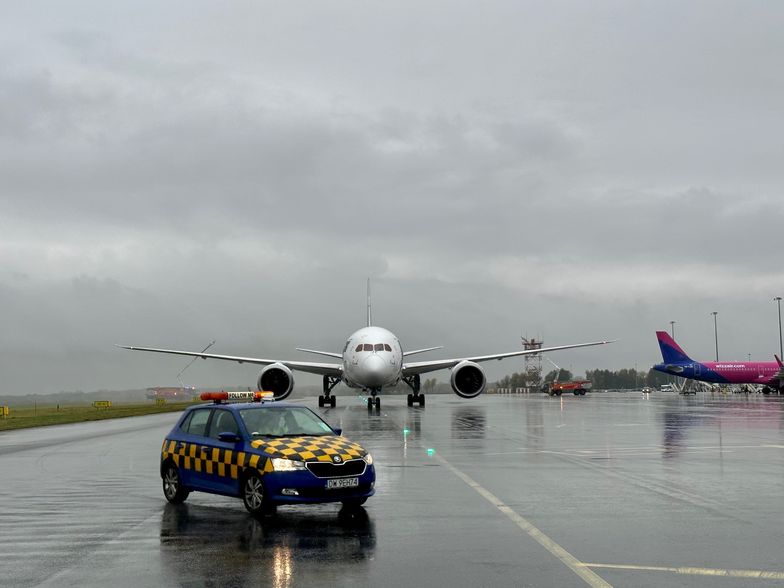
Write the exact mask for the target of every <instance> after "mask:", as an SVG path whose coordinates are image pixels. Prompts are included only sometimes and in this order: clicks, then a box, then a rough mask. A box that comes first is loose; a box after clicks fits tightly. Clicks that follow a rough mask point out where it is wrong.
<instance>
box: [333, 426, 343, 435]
mask: <svg viewBox="0 0 784 588" xmlns="http://www.w3.org/2000/svg"><path fill="white" fill-rule="evenodd" d="M332 430H333V431H335V435H337V436H338V437H340V436H341V435H342V434H343V429H341V428H340V427H333V429H332Z"/></svg>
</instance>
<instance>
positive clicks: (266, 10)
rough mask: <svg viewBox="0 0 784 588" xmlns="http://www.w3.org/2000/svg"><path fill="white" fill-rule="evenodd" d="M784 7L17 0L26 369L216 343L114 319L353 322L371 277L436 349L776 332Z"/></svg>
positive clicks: (166, 371)
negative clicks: (146, 348)
mask: <svg viewBox="0 0 784 588" xmlns="http://www.w3.org/2000/svg"><path fill="white" fill-rule="evenodd" d="M782 30H784V5H783V4H781V3H777V2H747V1H742V2H718V1H713V0H712V1H710V2H682V1H678V2H665V1H662V0H656V1H653V2H626V1H622V2H590V3H586V2H582V1H575V2H519V1H512V0H506V1H484V2H464V1H454V0H450V1H449V2H445V1H444V2H439V1H433V2H421V1H417V2H406V1H402V2H383V3H382V2H375V1H367V0H363V1H347V2H339V1H328V2H301V1H287V2H277V3H270V2H259V1H253V2H250V1H248V2H203V1H202V2H199V1H194V0H189V1H188V2H166V3H160V2H144V1H137V2H133V3H124V4H123V3H120V4H117V3H105V2H97V1H94V0H92V1H78V0H76V1H73V2H68V3H67V5H66V4H63V3H61V2H54V1H48V2H41V1H35V0H33V1H29V2H24V3H13V4H8V5H6V6H5V7H4V8H3V9H2V18H0V309H2V310H0V313H2V315H1V316H2V321H1V328H0V374H1V375H2V377H1V378H0V394H16V393H31V392H56V391H60V390H85V391H87V390H94V389H100V388H111V389H122V388H140V387H147V386H153V385H166V384H176V380H175V376H176V374H177V372H178V371H179V370H180V369H181V368H182V367H183V366H184V365H185V364H186V363H187V361H188V360H187V359H186V358H182V359H178V358H175V357H171V356H153V355H148V354H134V353H131V352H128V351H121V350H118V349H116V348H114V347H113V344H114V343H125V344H133V345H150V346H162V347H175V348H184V349H196V350H199V349H201V348H202V347H204V345H206V344H207V343H209V341H211V340H213V339H216V340H217V343H216V344H215V346H214V347H213V350H214V351H215V352H218V353H227V354H235V353H237V354H243V355H255V356H259V357H280V358H285V359H308V358H313V356H308V355H306V354H302V353H300V352H297V351H295V350H294V348H295V347H296V346H305V347H310V348H321V349H326V350H332V351H339V350H340V349H341V348H342V344H343V342H344V340H345V337H346V336H347V335H348V334H349V333H351V332H352V331H353V330H355V329H356V328H359V327H361V326H363V325H364V318H365V279H366V277H368V276H369V277H371V278H372V280H373V302H374V307H373V311H374V319H375V322H376V323H377V324H379V325H382V326H385V327H387V328H389V329H390V330H392V331H393V332H395V333H396V334H397V335H398V336H399V337H400V338H401V340H402V342H403V344H404V346H406V347H408V348H415V347H425V346H432V345H444V346H445V347H446V349H444V350H443V352H437V353H434V354H431V355H430V356H429V357H433V358H435V357H454V356H460V355H464V354H477V353H491V352H502V351H511V350H514V349H517V348H518V347H519V337H520V334H521V333H523V334H527V335H529V336H540V337H543V338H544V340H545V343H546V344H547V345H559V344H567V343H574V342H580V341H590V340H598V339H607V338H619V339H621V341H620V342H619V343H617V344H615V345H613V346H611V347H603V348H595V349H586V350H574V351H565V352H559V353H555V354H552V356H551V357H552V359H553V360H554V361H555V362H556V363H559V364H560V365H562V366H563V367H571V368H572V370H573V371H575V372H577V373H580V372H582V371H584V370H585V369H586V368H588V369H591V368H609V369H619V368H623V367H634V366H635V365H637V366H638V367H639V368H641V369H642V368H647V367H648V366H650V365H651V364H653V363H655V362H657V361H659V357H660V356H659V351H658V346H657V344H656V339H655V336H654V331H655V330H656V329H666V330H669V328H670V321H671V320H675V321H676V326H675V329H676V338H677V339H678V340H679V342H680V343H681V344H682V345H683V346H684V348H685V349H686V350H687V351H688V352H690V353H691V354H692V355H693V356H695V357H696V358H699V359H706V360H707V359H711V358H712V356H713V353H714V351H713V343H714V341H713V317H712V316H711V315H710V312H711V311H714V310H715V311H718V313H719V315H718V325H719V329H718V330H719V348H720V349H719V352H720V356H721V358H722V359H733V358H734V359H746V358H747V357H748V355H747V354H749V353H750V354H752V359H760V360H762V359H765V360H770V359H772V354H773V353H774V352H775V351H777V350H778V323H777V314H776V304H775V303H774V302H773V301H772V298H773V297H774V296H777V295H784V269H782V261H781V251H782V241H781V234H782V227H783V226H784V197H783V196H782V194H783V193H784V190H782V188H784V165H782V161H784V139H782V137H784V112H783V110H784V76H782V74H781V62H782V57H783V56H784V35H782V34H781V31H782ZM313 359H315V358H313ZM422 359H424V356H423V357H422ZM521 367H522V361H521V360H506V361H504V362H500V363H499V362H492V365H489V366H488V373H489V376H490V377H491V378H494V377H497V376H501V375H503V374H505V373H511V372H512V371H519V369H520V368H521ZM257 372H258V369H257V368H254V367H252V366H238V365H234V364H224V363H222V362H201V361H200V362H197V363H196V364H194V366H193V367H192V368H190V370H189V371H188V372H186V380H187V383H191V384H195V385H204V386H215V385H221V384H223V385H235V384H237V385H244V384H247V385H252V384H253V383H254V382H255V380H256V377H257V375H258V374H257ZM438 375H439V376H440V378H441V379H446V377H447V375H448V374H447V373H446V372H443V373H438ZM296 379H297V383H307V384H312V383H317V382H318V380H317V379H315V378H313V377H308V376H302V375H298V376H296Z"/></svg>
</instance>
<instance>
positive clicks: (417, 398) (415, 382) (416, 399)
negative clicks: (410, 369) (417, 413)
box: [403, 374, 425, 407]
mask: <svg viewBox="0 0 784 588" xmlns="http://www.w3.org/2000/svg"><path fill="white" fill-rule="evenodd" d="M403 381H404V382H405V383H406V384H408V386H409V387H410V388H411V390H413V394H409V395H408V396H407V397H406V400H407V402H408V405H409V406H414V404H416V403H419V406H422V407H424V406H425V395H424V394H421V393H420V392H419V389H420V387H421V384H420V380H419V374H414V375H413V376H408V377H406V378H403Z"/></svg>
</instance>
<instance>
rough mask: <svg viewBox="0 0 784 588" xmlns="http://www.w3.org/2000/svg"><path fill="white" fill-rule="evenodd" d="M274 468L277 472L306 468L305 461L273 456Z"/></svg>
mask: <svg viewBox="0 0 784 588" xmlns="http://www.w3.org/2000/svg"><path fill="white" fill-rule="evenodd" d="M272 469H273V470H275V471H276V472H295V471H297V470H304V469H305V462H304V461H294V460H293V459H286V458H285V457H273V458H272Z"/></svg>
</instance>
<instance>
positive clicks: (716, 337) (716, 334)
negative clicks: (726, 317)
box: [711, 310, 719, 362]
mask: <svg viewBox="0 0 784 588" xmlns="http://www.w3.org/2000/svg"><path fill="white" fill-rule="evenodd" d="M711 314H712V315H713V339H714V341H715V342H716V361H717V362H718V361H719V329H718V327H717V324H716V315H717V314H719V313H718V311H716V310H714V311H713V312H712V313H711Z"/></svg>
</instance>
